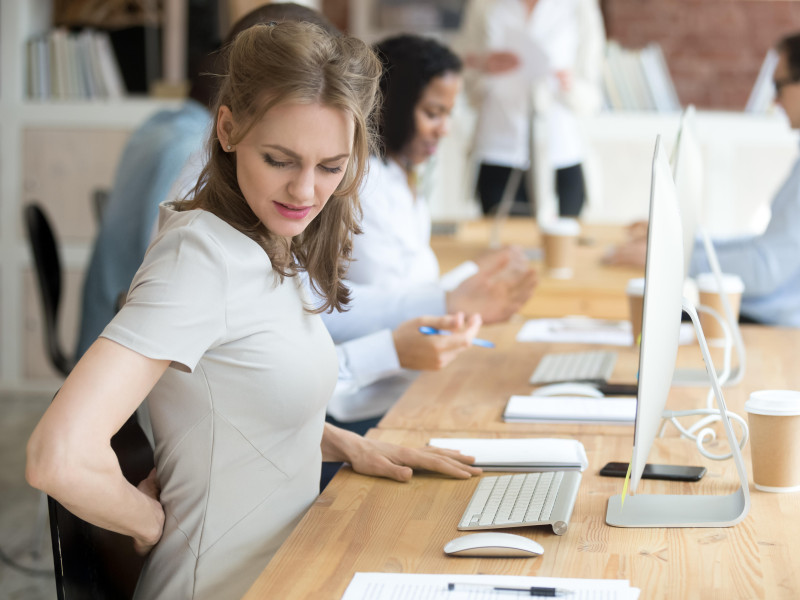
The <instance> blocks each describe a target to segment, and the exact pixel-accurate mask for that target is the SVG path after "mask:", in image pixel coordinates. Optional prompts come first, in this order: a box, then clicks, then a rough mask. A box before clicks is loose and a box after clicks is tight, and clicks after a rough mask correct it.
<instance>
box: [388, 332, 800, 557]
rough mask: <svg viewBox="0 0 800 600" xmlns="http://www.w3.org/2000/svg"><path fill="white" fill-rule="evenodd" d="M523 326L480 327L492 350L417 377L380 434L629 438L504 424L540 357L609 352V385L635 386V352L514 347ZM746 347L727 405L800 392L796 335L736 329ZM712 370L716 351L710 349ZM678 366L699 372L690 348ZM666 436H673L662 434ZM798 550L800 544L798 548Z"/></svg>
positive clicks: (679, 397) (681, 397)
mask: <svg viewBox="0 0 800 600" xmlns="http://www.w3.org/2000/svg"><path fill="white" fill-rule="evenodd" d="M521 324H522V320H521V319H515V320H513V321H511V322H509V323H506V324H502V325H492V326H489V327H484V328H482V330H481V332H480V335H481V337H484V338H487V339H489V340H491V341H493V342H495V343H496V344H497V347H496V348H494V349H491V350H487V349H485V348H478V347H476V348H471V349H469V350H467V351H465V352H463V353H462V354H461V355H460V356H459V357H458V358H457V359H456V360H455V361H453V363H451V364H450V365H449V366H448V367H446V368H445V369H443V370H442V371H437V372H427V373H422V374H421V375H420V377H419V378H418V379H417V380H416V381H415V382H414V383H413V384H412V385H411V387H410V388H409V389H408V391H407V392H406V393H405V394H404V395H403V397H402V398H400V400H399V401H398V402H397V403H396V404H395V405H394V407H392V409H391V410H390V411H389V412H388V413H387V414H386V416H384V418H383V419H382V420H381V422H380V424H379V427H380V428H385V429H411V430H413V429H427V430H434V429H445V430H466V431H497V432H517V433H526V434H529V433H530V434H539V435H542V434H547V433H552V432H556V433H558V434H560V435H569V434H572V433H578V432H581V433H596V434H610V435H614V434H621V435H631V432H632V427H630V426H613V425H605V426H600V425H552V424H538V423H505V422H503V418H502V415H503V410H504V409H505V406H506V403H507V402H508V399H509V397H510V396H512V395H514V394H522V395H526V394H530V393H531V392H532V391H533V390H534V389H535V387H534V386H532V385H531V384H529V383H528V378H529V377H530V375H531V373H533V370H534V368H535V367H536V364H537V363H538V361H539V359H540V358H541V356H542V355H543V354H545V353H547V352H567V351H573V350H587V349H590V348H608V349H612V350H614V351H616V352H617V353H618V359H617V364H616V366H615V369H614V374H613V375H612V381H618V382H625V383H629V382H632V381H635V375H636V370H637V367H638V350H637V349H636V348H634V347H627V346H587V345H584V344H557V343H530V342H517V341H516V339H515V337H516V333H517V331H518V329H519V327H520V325H521ZM742 335H743V337H744V342H745V346H746V348H747V369H746V372H745V378H744V380H743V381H742V382H741V383H740V384H738V385H736V386H733V387H726V388H723V395H724V397H725V401H726V405H727V406H728V408H729V409H730V410H733V411H736V412H738V413H739V414H741V415H742V416H744V413H743V407H744V403H745V401H746V400H747V398H748V397H749V395H750V393H751V392H753V391H755V390H759V389H800V369H798V368H797V367H796V355H797V350H798V349H800V330H798V329H781V328H774V327H760V326H755V325H745V326H742ZM712 354H714V355H715V356H714V358H715V360H716V365H717V368H718V369H719V367H720V365H721V356H720V351H719V350H716V349H713V350H712ZM677 362H678V365H679V366H696V367H698V368H701V367H702V365H703V363H702V358H701V356H700V349H699V346H698V345H697V344H696V343H695V344H692V345H689V346H681V347H680V349H679V351H678V361H677ZM707 390H708V388H699V387H686V388H679V387H673V388H672V389H671V391H670V394H669V399H668V401H667V408H669V409H673V410H681V409H688V408H701V407H703V406H705V402H706V393H707ZM668 431H674V429H673V428H669V429H668ZM798 549H799V551H800V543H799V544H798Z"/></svg>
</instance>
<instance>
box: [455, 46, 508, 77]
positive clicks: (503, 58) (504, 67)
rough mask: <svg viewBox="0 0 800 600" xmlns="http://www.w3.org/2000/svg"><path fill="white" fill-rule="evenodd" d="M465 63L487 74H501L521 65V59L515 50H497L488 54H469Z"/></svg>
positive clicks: (465, 58)
mask: <svg viewBox="0 0 800 600" xmlns="http://www.w3.org/2000/svg"><path fill="white" fill-rule="evenodd" d="M464 64H465V65H466V66H467V67H469V68H470V69H477V70H478V71H483V72H484V73H485V74H487V75H501V74H503V73H507V72H509V71H513V70H514V69H516V68H517V67H519V65H520V59H519V56H518V55H517V54H516V53H514V52H511V51H508V50H495V51H493V52H487V53H486V54H467V55H466V56H465V57H464Z"/></svg>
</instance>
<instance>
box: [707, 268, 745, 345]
mask: <svg viewBox="0 0 800 600" xmlns="http://www.w3.org/2000/svg"><path fill="white" fill-rule="evenodd" d="M722 287H723V288H724V290H725V293H726V294H727V295H728V301H729V302H730V304H731V310H732V311H733V317H734V319H736V320H737V321H738V320H739V306H740V305H741V303H742V292H744V282H742V280H741V278H740V277H739V276H738V275H731V274H728V273H723V274H722ZM697 291H698V293H699V298H700V304H701V305H703V306H707V307H709V308H713V309H714V310H715V311H717V313H718V314H719V315H720V316H721V317H722V318H723V319H724V318H725V308H724V307H723V306H722V297H721V295H720V289H719V285H717V279H716V277H714V274H713V273H700V275H698V276H697ZM700 326H701V327H702V328H703V334H704V335H705V336H706V341H707V342H709V343H710V344H711V345H719V344H721V343H723V342H724V341H725V332H724V330H723V329H722V326H721V325H720V324H719V322H718V321H717V320H716V319H715V318H714V317H712V316H711V315H710V314H708V313H704V312H701V313H700Z"/></svg>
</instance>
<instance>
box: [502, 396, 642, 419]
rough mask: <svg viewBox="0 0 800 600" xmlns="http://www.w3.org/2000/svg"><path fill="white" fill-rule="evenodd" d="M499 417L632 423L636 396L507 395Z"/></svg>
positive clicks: (634, 416) (634, 415) (634, 414)
mask: <svg viewBox="0 0 800 600" xmlns="http://www.w3.org/2000/svg"><path fill="white" fill-rule="evenodd" d="M503 419H504V420H505V421H506V422H510V423H515V422H522V423H579V424H587V423H593V424H599V425H632V424H633V422H634V421H635V420H636V398H634V397H606V398H587V397H585V396H574V397H573V396H555V397H549V396H511V398H510V399H509V401H508V404H506V410H505V412H504V413H503Z"/></svg>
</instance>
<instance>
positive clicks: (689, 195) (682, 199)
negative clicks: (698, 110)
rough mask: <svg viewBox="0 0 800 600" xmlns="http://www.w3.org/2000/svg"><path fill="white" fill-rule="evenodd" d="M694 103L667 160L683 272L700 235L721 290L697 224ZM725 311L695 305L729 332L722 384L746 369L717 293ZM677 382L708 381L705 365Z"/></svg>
mask: <svg viewBox="0 0 800 600" xmlns="http://www.w3.org/2000/svg"><path fill="white" fill-rule="evenodd" d="M694 113H695V111H694V106H691V105H690V106H688V107H687V108H686V110H684V112H683V114H682V115H681V122H680V127H679V128H678V136H677V139H676V142H675V146H674V148H673V152H672V158H671V160H670V163H671V166H672V175H673V178H674V181H675V188H676V190H677V194H678V205H679V207H680V213H681V226H682V229H683V263H684V276H685V277H688V276H689V265H690V263H691V260H692V251H693V250H694V245H695V239H696V237H697V236H698V235H699V236H700V237H701V239H702V240H703V244H704V247H705V250H706V255H707V256H708V262H709V265H710V267H711V272H712V273H713V275H714V278H715V280H716V283H717V287H718V289H720V290H722V289H723V287H722V272H721V270H720V267H719V261H718V260H717V255H716V252H715V251H714V246H713V245H712V244H711V240H710V239H709V237H708V234H707V232H706V231H705V229H704V228H703V227H701V226H700V223H701V218H700V210H701V207H702V205H703V193H704V191H703V173H704V171H703V168H704V167H703V156H702V152H701V150H700V143H699V141H698V139H697V133H696V129H695V123H694V121H695V114H694ZM720 300H721V301H722V308H723V312H724V315H722V316H720V315H718V314H716V313H715V312H714V311H713V310H711V309H709V308H706V307H698V310H700V311H704V312H710V313H712V316H714V317H715V318H716V319H718V320H721V321H722V326H723V328H724V329H725V330H726V331H727V332H728V333H729V335H730V341H731V343H732V346H733V348H734V349H735V350H736V354H737V357H738V365H737V366H736V367H735V368H734V369H731V367H730V347H731V344H726V350H725V358H724V365H723V368H722V369H721V370H720V371H719V372H718V373H717V375H718V377H719V379H720V382H721V384H722V385H726V386H727V385H734V384H736V383H739V382H740V381H741V380H742V377H743V376H744V370H745V359H746V357H745V349H744V342H743V340H742V333H741V331H740V329H739V324H738V322H737V319H736V317H735V316H734V314H733V309H732V308H731V304H730V300H729V299H728V296H727V294H724V293H720ZM672 383H673V385H677V386H697V385H707V383H708V377H707V376H706V373H705V369H692V368H684V369H676V371H675V375H674V377H673V381H672Z"/></svg>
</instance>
